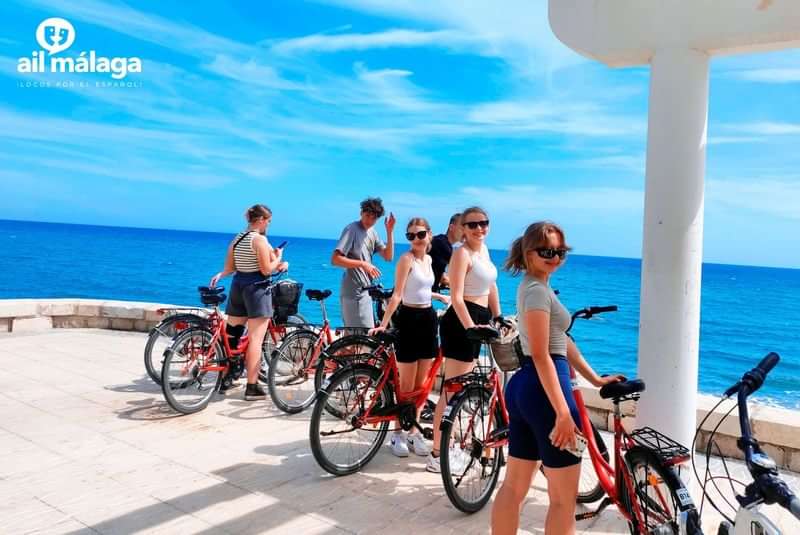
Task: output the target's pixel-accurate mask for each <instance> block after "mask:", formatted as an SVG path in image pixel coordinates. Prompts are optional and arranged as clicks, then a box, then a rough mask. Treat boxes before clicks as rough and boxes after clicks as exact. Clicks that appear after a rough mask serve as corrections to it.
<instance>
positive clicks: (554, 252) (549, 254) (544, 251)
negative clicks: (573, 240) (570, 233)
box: [536, 247, 567, 260]
mask: <svg viewBox="0 0 800 535" xmlns="http://www.w3.org/2000/svg"><path fill="white" fill-rule="evenodd" d="M536 254H538V255H539V258H545V259H547V260H549V259H551V258H553V257H555V256H558V257H559V258H560V259H562V260H563V259H564V257H565V256H567V250H566V249H556V248H553V247H539V248H538V249H536Z"/></svg>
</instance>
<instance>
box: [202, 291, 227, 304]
mask: <svg viewBox="0 0 800 535" xmlns="http://www.w3.org/2000/svg"><path fill="white" fill-rule="evenodd" d="M227 298H228V296H227V295H225V294H218V293H201V294H200V302H201V303H203V304H204V305H206V306H212V307H214V306H217V305H221V304H222V303H224V302H225V299H227Z"/></svg>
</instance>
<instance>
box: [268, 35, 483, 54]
mask: <svg viewBox="0 0 800 535" xmlns="http://www.w3.org/2000/svg"><path fill="white" fill-rule="evenodd" d="M268 43H269V42H268ZM268 43H267V44H268ZM477 44H478V42H477V41H476V39H475V37H473V36H471V35H469V34H466V33H465V32H462V31H455V30H434V31H420V30H408V29H391V30H384V31H381V32H374V33H341V34H322V33H321V34H314V35H307V36H304V37H296V38H292V39H284V40H282V41H276V42H273V43H272V44H271V50H272V51H273V52H275V53H277V54H300V53H311V52H316V53H319V52H323V53H330V52H342V51H345V50H349V51H352V50H369V49H381V48H410V47H425V46H435V47H442V48H449V49H457V50H464V49H469V48H472V49H474V48H475V47H476V45H477Z"/></svg>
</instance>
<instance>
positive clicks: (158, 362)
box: [144, 314, 206, 385]
mask: <svg viewBox="0 0 800 535" xmlns="http://www.w3.org/2000/svg"><path fill="white" fill-rule="evenodd" d="M205 322H206V319H205V318H203V317H202V316H198V315H197V314H174V315H172V316H167V317H166V318H164V319H163V320H161V321H160V322H159V323H158V324H157V325H156V326H155V327H153V328H152V329H150V333H149V334H148V336H147V343H146V344H145V345H144V369H145V370H147V375H148V376H149V377H150V379H152V380H153V382H154V383H156V384H157V385H160V384H161V367H162V366H163V364H164V351H166V350H167V349H169V347H170V346H171V345H172V341H173V340H174V338H175V336H177V334H178V333H180V332H181V331H184V330H186V329H188V328H189V327H198V326H202V325H203V324H204V323H205Z"/></svg>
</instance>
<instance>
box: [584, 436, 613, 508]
mask: <svg viewBox="0 0 800 535" xmlns="http://www.w3.org/2000/svg"><path fill="white" fill-rule="evenodd" d="M590 423H591V422H590ZM591 426H592V434H594V440H595V442H596V443H597V449H598V450H599V451H600V455H601V456H602V457H603V459H605V461H606V462H608V459H609V455H608V448H607V447H606V443H605V441H604V440H603V436H602V435H601V434H600V431H598V430H597V427H595V425H594V423H591ZM582 463H588V467H587V464H584V465H583V466H584V468H582V469H581V478H580V481H579V482H578V497H577V502H578V503H592V502H596V501H597V500H599V499H600V498H602V497H603V496H605V494H606V491H605V490H603V487H602V486H601V485H600V480H599V479H598V478H597V472H595V471H594V468H593V467H592V465H591V464H592V460H591V458H590V456H589V448H586V450H585V451H584V452H583V461H582Z"/></svg>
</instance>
